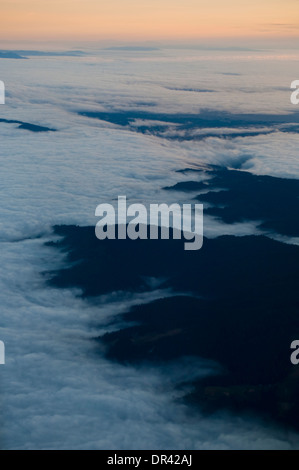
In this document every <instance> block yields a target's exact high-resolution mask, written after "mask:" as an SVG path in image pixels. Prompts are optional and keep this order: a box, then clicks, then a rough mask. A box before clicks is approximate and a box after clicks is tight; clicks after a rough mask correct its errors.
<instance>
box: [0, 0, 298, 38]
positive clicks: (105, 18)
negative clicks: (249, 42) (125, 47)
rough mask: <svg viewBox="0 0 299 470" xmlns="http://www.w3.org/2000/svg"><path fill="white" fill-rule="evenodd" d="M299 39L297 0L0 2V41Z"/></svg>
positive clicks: (45, 0)
mask: <svg viewBox="0 0 299 470" xmlns="http://www.w3.org/2000/svg"><path fill="white" fill-rule="evenodd" d="M298 36H299V9H298V0H250V1H249V0H226V1H225V0H214V1H213V2H209V1H207V0H184V1H182V0H109V1H104V0H1V31H0V40H4V39H5V40H60V39H70V40H78V39H82V40H84V39H85V40H97V39H116V40H121V39H122V40H154V39H196V38H198V39H200V38H205V37H206V38H218V37H250V38H252V37H298Z"/></svg>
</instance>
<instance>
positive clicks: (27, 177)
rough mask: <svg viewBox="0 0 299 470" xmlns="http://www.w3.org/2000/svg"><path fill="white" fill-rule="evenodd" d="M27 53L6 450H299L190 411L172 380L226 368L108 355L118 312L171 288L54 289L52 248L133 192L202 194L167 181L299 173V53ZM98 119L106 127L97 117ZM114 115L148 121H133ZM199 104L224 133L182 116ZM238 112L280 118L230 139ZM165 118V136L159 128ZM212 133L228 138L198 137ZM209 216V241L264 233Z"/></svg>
mask: <svg viewBox="0 0 299 470" xmlns="http://www.w3.org/2000/svg"><path fill="white" fill-rule="evenodd" d="M36 49H37V50H40V48H39V47H38V46H36ZM21 55H22V56H25V57H26V58H24V59H8V58H6V59H0V80H2V81H4V83H5V86H6V104H5V105H1V106H0V142H1V145H0V163H1V178H0V194H1V211H0V227H1V230H0V243H1V250H0V253H1V254H0V312H1V314H0V339H1V340H2V341H4V342H5V345H6V365H5V366H0V367H1V368H0V420H1V421H0V422H1V424H0V447H1V448H3V449H68V448H69V449H187V448H188V449H211V448H212V449H216V448H217V449H241V448H242V449H244V448H246V449H251V448H252V449H264V448H276V449H277V448H281V449H289V448H299V436H298V435H297V434H295V433H292V432H290V431H288V432H287V431H284V430H282V429H279V428H275V427H273V426H270V425H266V424H265V423H263V422H262V421H259V420H258V419H257V418H256V417H254V416H249V415H245V414H244V415H241V416H232V415H230V414H229V413H226V412H219V413H215V414H213V415H212V416H201V414H200V412H197V413H194V412H193V411H192V410H190V408H188V407H187V406H186V405H185V404H184V402H183V401H182V400H181V399H180V398H181V397H182V395H183V394H184V393H185V392H186V390H175V389H174V388H173V383H177V382H178V381H182V382H184V381H187V380H190V379H191V378H193V377H194V378H195V377H199V376H205V375H207V374H211V373H214V371H215V368H216V369H217V364H213V363H209V362H207V361H203V360H202V361H201V360H199V359H195V358H185V359H183V360H182V361H180V362H176V363H173V364H172V363H171V364H167V366H166V365H165V364H161V367H158V368H157V367H155V368H154V367H151V366H147V367H146V366H138V367H137V366H136V367H134V366H123V365H119V364H116V363H113V362H111V361H108V360H107V359H106V358H105V357H104V354H101V353H100V352H99V349H98V348H96V346H95V344H94V342H93V338H94V337H96V336H99V335H101V334H103V333H105V332H106V331H110V330H111V328H112V327H111V324H110V320H111V318H113V317H114V316H115V315H117V314H119V313H121V312H122V311H124V310H126V309H127V308H128V306H130V305H135V304H139V303H142V302H148V300H150V299H154V298H156V297H157V298H158V297H159V296H160V295H161V292H160V291H159V289H158V287H157V290H156V291H153V290H151V291H150V292H148V293H143V294H134V295H133V294H128V293H117V292H116V293H114V294H112V295H110V296H106V297H104V298H101V299H99V302H98V303H97V305H95V304H91V303H90V302H88V301H87V300H84V299H82V298H81V297H80V296H79V295H78V294H79V293H80V292H78V291H77V290H75V289H57V288H54V287H49V286H48V285H47V283H46V277H45V275H44V274H43V273H44V272H46V271H49V270H53V269H58V268H59V267H61V266H63V265H64V263H65V259H64V256H63V253H59V252H58V251H55V250H53V249H51V248H50V247H48V246H45V242H46V241H48V240H52V239H53V234H52V227H53V226H54V225H59V224H77V225H82V226H84V225H91V226H93V225H95V223H96V219H95V209H96V207H97V205H98V204H100V203H102V202H113V201H115V199H116V198H117V197H118V196H119V195H126V196H127V198H128V200H129V201H131V202H142V203H146V204H148V203H151V202H186V201H189V199H188V198H190V194H189V195H184V194H176V193H174V192H171V193H170V192H166V191H163V190H162V188H163V187H165V186H171V185H174V184H176V183H177V182H179V181H184V178H185V176H184V174H183V173H180V172H177V170H182V169H184V168H193V167H194V168H196V167H197V166H198V165H203V164H204V165H205V164H214V165H226V166H228V167H234V168H241V169H245V170H249V171H251V172H253V173H256V174H263V175H265V174H267V175H273V176H281V177H291V178H298V177H299V159H298V153H297V152H298V144H299V135H298V133H296V132H295V131H294V132H292V126H293V127H294V130H295V126H296V123H298V115H296V107H294V105H292V104H291V103H290V94H291V91H290V84H291V82H292V81H293V80H295V79H298V78H299V77H298V76H296V73H297V71H298V65H297V63H298V59H299V55H298V53H296V51H273V50H252V51H251V50H246V51H245V50H244V51H242V50H235V51H233V50H229V48H228V49H223V50H218V51H217V50H208V49H203V50H201V49H197V48H195V47H194V48H190V49H187V48H177V49H175V48H163V47H161V48H153V50H151V49H148V50H147V49H134V48H127V49H126V48H124V49H122V48H119V49H118V48H114V49H113V48H112V49H97V48H96V47H93V48H92V49H90V50H86V49H84V48H82V54H78V55H75V56H73V55H72V54H65V55H59V56H56V55H55V54H53V55H38V54H34V53H33V52H32V51H31V53H28V54H27V55H26V51H23V53H22V54H21ZM97 112H102V113H108V114H107V115H109V116H108V118H107V120H101V119H94V118H92V117H90V115H86V113H97ZM297 112H299V108H298V111H297ZM109 113H110V114H111V113H121V116H124V115H126V113H133V114H131V116H133V118H132V119H131V120H130V122H129V125H123V124H121V125H120V124H118V123H116V122H113V119H111V116H110V114H109ZM134 113H135V114H134ZM198 113H207V115H208V116H209V118H211V116H212V117H213V115H214V118H213V119H215V120H217V119H219V116H220V118H221V119H222V128H221V129H219V127H218V126H217V125H214V126H213V129H212V131H211V130H209V131H207V130H206V129H205V128H204V129H201V130H198V129H196V128H194V126H193V127H192V128H190V129H187V130H186V129H184V130H181V129H179V131H180V133H179V132H177V131H178V129H177V122H174V121H173V120H172V117H173V115H180V116H184V115H192V114H195V115H196V114H198ZM293 113H294V119H292V115H293ZM167 114H169V115H170V116H169V120H168V119H167V116H165V115H167ZM230 114H245V115H250V116H252V115H254V114H256V115H261V116H265V115H271V116H273V115H275V116H279V117H280V118H281V120H280V118H279V119H278V124H277V126H274V128H273V123H272V122H270V121H271V120H269V122H268V121H267V118H265V117H263V119H262V124H259V125H258V132H255V133H254V135H238V136H236V137H234V138H228V139H223V138H219V134H221V133H223V132H227V133H236V132H238V131H239V133H241V134H242V130H244V128H245V129H246V127H247V126H246V122H245V123H243V124H242V126H238V124H236V125H234V126H233V127H232V126H231V125H230V124H229V119H228V125H227V126H225V115H227V116H229V115H230ZM134 116H135V118H134ZM223 116H224V117H223ZM182 119H183V117H182ZM223 119H224V121H223ZM1 120H2V121H1ZM12 121H18V123H16V122H12ZM114 121H115V120H114ZM20 123H27V124H28V123H29V124H31V125H35V126H42V127H44V128H49V129H53V130H54V129H55V132H52V131H49V132H33V131H32V130H30V129H26V128H22V126H21V124H20ZM157 123H158V124H159V126H160V127H159V129H160V131H161V129H162V131H163V132H164V131H165V136H163V135H160V134H161V132H160V131H159V132H160V134H158V135H157V133H154V132H151V127H153V126H156V125H157ZM286 123H287V126H289V127H288V128H287V129H285V127H284V126H285V125H286ZM20 126H21V127H20ZM206 127H207V128H208V127H209V126H208V125H207V126H206ZM239 127H241V128H242V129H241V131H240V129H239ZM253 130H256V129H253ZM163 132H162V134H163ZM184 132H187V133H188V138H184ZM204 132H206V133H209V134H210V133H211V132H213V134H214V135H209V136H206V137H205V138H203V139H198V138H196V137H198V134H200V133H204ZM204 224H205V225H204V234H205V236H207V237H216V236H218V235H222V234H235V235H245V234H253V233H259V230H258V229H257V228H256V227H257V225H258V224H256V223H254V222H244V223H238V224H233V225H226V224H224V223H221V222H220V221H216V220H214V219H212V218H211V217H207V218H206V219H205V220H204ZM163 295H165V296H166V295H171V292H167V291H165V292H164V294H163Z"/></svg>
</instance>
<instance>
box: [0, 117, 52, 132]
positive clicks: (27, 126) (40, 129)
mask: <svg viewBox="0 0 299 470" xmlns="http://www.w3.org/2000/svg"><path fill="white" fill-rule="evenodd" d="M1 122H4V123H6V124H19V125H18V129H25V130H26V131H30V132H56V129H51V128H50V127H44V126H38V125H37V124H31V123H30V122H24V121H17V120H14V119H0V123H1Z"/></svg>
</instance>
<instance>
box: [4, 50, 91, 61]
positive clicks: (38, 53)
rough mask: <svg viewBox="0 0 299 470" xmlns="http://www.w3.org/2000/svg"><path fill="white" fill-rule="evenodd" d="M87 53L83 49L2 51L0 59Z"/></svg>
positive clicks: (78, 55) (66, 55) (74, 55)
mask: <svg viewBox="0 0 299 470" xmlns="http://www.w3.org/2000/svg"><path fill="white" fill-rule="evenodd" d="M82 55H85V52H83V51H63V52H55V51H30V50H29V51H26V50H20V51H19V50H16V51H0V59H28V58H29V57H80V56H82Z"/></svg>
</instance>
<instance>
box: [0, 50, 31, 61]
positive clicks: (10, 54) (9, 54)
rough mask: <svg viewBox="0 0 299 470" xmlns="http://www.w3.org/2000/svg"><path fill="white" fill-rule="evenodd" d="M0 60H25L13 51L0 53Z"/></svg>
mask: <svg viewBox="0 0 299 470" xmlns="http://www.w3.org/2000/svg"><path fill="white" fill-rule="evenodd" d="M0 59H26V57H23V56H22V55H20V54H18V53H17V52H14V51H0Z"/></svg>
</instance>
